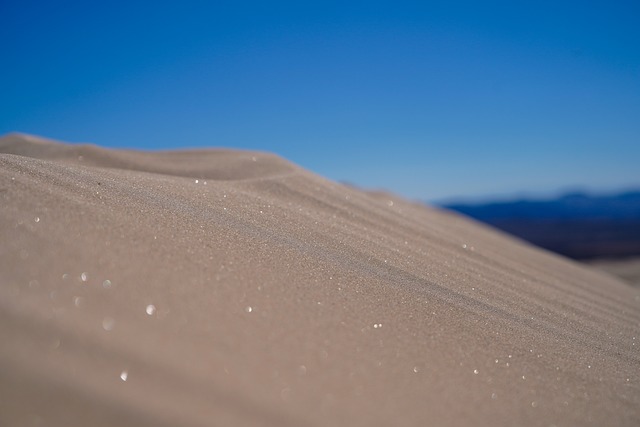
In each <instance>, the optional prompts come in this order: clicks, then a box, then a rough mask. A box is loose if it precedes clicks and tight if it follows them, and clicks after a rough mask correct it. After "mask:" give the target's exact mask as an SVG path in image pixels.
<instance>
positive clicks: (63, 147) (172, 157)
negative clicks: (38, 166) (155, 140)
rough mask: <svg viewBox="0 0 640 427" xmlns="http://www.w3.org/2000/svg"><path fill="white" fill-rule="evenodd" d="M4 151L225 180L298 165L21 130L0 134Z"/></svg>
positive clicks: (255, 155) (251, 155)
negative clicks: (108, 145)
mask: <svg viewBox="0 0 640 427" xmlns="http://www.w3.org/2000/svg"><path fill="white" fill-rule="evenodd" d="M0 152H2V153H5V154H15V155H19V156H25V157H31V158H34V159H40V160H55V161H59V162H66V163H72V164H76V165H84V166H96V167H104V168H113V169H124V170H131V171H138V172H150V173H156V174H165V175H172V176H183V177H189V178H201V179H211V180H223V181H224V180H229V181H230V180H241V179H256V178H265V177H269V176H276V175H284V174H287V173H291V172H293V171H294V170H295V169H296V167H295V166H294V165H293V164H291V163H289V162H287V161H286V160H284V159H282V158H281V157H279V156H276V155H274V154H270V153H262V152H252V151H242V150H227V149H206V150H203V149H199V150H195V149H194V150H182V151H146V152H145V151H137V150H109V149H105V148H101V147H98V146H96V145H92V144H64V143H61V142H58V141H54V140H50V139H46V138H40V137H36V136H32V135H25V134H20V133H13V134H9V135H6V136H4V137H2V138H0Z"/></svg>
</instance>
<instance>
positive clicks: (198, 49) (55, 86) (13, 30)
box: [0, 0, 640, 200]
mask: <svg viewBox="0 0 640 427" xmlns="http://www.w3.org/2000/svg"><path fill="white" fill-rule="evenodd" d="M0 16H1V17H2V25H0V53H1V55H2V56H1V58H2V66H1V67H0V94H1V95H0V133H7V132H11V131H19V132H26V133H33V134H37V135H42V136H46V137H50V138H54V139H60V140H64V141H70V142H92V143H96V144H99V145H102V146H107V147H128V148H139V149H167V148H183V147H198V146H212V147H215V146H224V147H237V148H248V149H259V150H266V151H271V152H276V153H278V154H280V155H282V156H284V157H286V158H288V159H289V160H291V161H294V162H296V163H298V164H300V165H302V166H304V167H306V168H308V169H311V170H313V171H314V172H317V173H319V174H321V175H324V176H326V177H328V178H331V179H335V180H341V181H347V182H350V183H353V184H356V185H359V186H363V187H366V188H384V189H388V190H391V191H394V192H397V193H399V194H402V195H404V196H407V197H410V198H413V199H420V200H435V199H442V198H447V197H457V196H463V197H479V196H492V195H506V194H513V193H520V192H523V191H524V192H531V193H534V194H535V193H540V194H544V193H548V192H553V191H556V190H559V189H563V188H575V187H581V188H586V189H592V190H596V191H605V190H612V189H616V188H622V187H632V186H640V167H639V165H640V25H638V22H640V3H638V2H637V1H628V2H616V1H606V2H605V1H603V2H589V1H586V2H585V1H583V2H562V1H553V2H552V1H549V2H547V1H535V2H516V1H503V2H495V1H478V2H473V1H443V2H429V1H420V2H403V1H393V2H376V1H367V2H346V1H342V2H332V1H322V2H301V1H296V2H276V1H272V2H246V1H245V2H243V1H232V2H231V1H230V2H226V1H225V2H216V1H191V0H184V1H180V2H162V1H154V2H151V1H135V0H134V1H127V2H123V1H119V0H114V1H111V2H86V1H56V2H45V1H31V0H21V1H17V0H3V1H2V2H0Z"/></svg>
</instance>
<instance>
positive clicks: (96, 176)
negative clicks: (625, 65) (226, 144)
mask: <svg viewBox="0 0 640 427" xmlns="http://www.w3.org/2000/svg"><path fill="white" fill-rule="evenodd" d="M0 152H2V153H4V154H0V236H1V238H2V245H1V246H0V340H1V342H2V345H1V346H0V425H2V426H23V425H43V426H65V427H67V426H244V425H246V426H263V425H264V426H392V425H393V426H405V425H407V426H409V425H411V426H414V425H415V426H426V425H434V426H465V425H467V426H478V425H483V426H484V425H487V426H488V425H492V426H495V425H499V426H514V425H531V426H551V425H555V426H589V425H592V426H604V425H610V426H614V425H615V426H638V425H640V290H639V289H637V288H632V287H631V286H628V285H627V284H625V283H623V282H620V281H618V280H616V279H614V278H612V277H609V276H607V275H605V274H604V273H598V272H596V271H592V270H590V269H588V268H586V267H583V266H580V265H578V264H577V263H574V262H571V261H568V260H566V259H562V258H560V257H557V256H554V255H552V254H549V253H546V252H543V251H541V250H538V249H535V248H533V247H531V246H528V245H526V244H524V243H522V242H519V241H517V240H514V239H511V238H509V237H507V236H505V235H502V234H499V233H497V232H495V231H493V230H489V229H488V228H485V227H483V226H481V225H479V224H477V223H474V222H472V221H470V220H467V219H464V218H462V217H460V216H457V215H454V214H450V213H446V212H442V211H439V210H436V209H432V208H427V207H424V206H421V205H418V204H413V203H409V202H407V201H405V200H402V199H400V198H397V197H394V196H386V195H383V194H377V195H372V194H367V193H364V192H361V191H358V190H355V189H352V188H348V187H345V186H343V185H340V184H337V183H334V182H331V181H328V180H326V179H324V178H321V177H319V176H317V175H314V174H313V173H310V172H308V171H305V170H303V169H301V168H299V167H296V166H295V165H292V164H290V163H288V162H287V161H285V160H283V159H281V158H279V157H277V156H274V155H271V154H265V153H256V152H243V151H230V150H201V151H182V152H164V153H145V152H133V151H124V150H120V151H116V150H105V149H101V148H98V147H94V146H76V145H74V146H72V145H66V144H61V143H56V142H53V141H48V140H43V139H38V138H34V137H28V136H24V135H10V136H7V137H4V138H3V139H1V140H0Z"/></svg>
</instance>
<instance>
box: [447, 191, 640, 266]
mask: <svg viewBox="0 0 640 427" xmlns="http://www.w3.org/2000/svg"><path fill="white" fill-rule="evenodd" d="M443 207H445V208H447V209H450V210H454V211H457V212H460V213H462V214H464V215H467V216H470V217H472V218H474V219H477V220H479V221H482V222H485V223H487V224H489V225H492V226H494V227H496V228H498V229H500V230H503V231H506V232H507V233H510V234H513V235H515V236H518V237H520V238H522V239H524V240H527V241H529V242H531V243H533V244H535V245H538V246H541V247H543V248H546V249H549V250H551V251H554V252H557V253H560V254H562V255H565V256H568V257H571V258H575V259H590V258H621V257H629V256H637V255H640V190H639V191H629V192H625V193H621V194H616V195H607V196H593V195H588V194H583V193H571V194H567V195H564V196H562V197H560V198H557V199H552V200H514V201H507V202H493V203H480V204H447V205H444V206H443Z"/></svg>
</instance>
